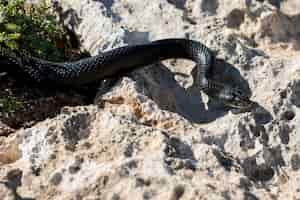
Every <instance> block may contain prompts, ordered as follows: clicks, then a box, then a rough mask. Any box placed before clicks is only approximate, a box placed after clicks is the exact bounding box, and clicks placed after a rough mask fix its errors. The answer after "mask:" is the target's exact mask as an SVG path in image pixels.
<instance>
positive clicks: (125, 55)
mask: <svg viewBox="0 0 300 200" xmlns="http://www.w3.org/2000/svg"><path fill="white" fill-rule="evenodd" d="M170 58H185V59H190V60H193V61H194V62H195V63H196V68H197V76H196V79H197V80H194V81H196V82H197V83H198V85H199V86H200V89H202V90H203V91H204V92H206V93H207V94H208V95H209V96H212V97H213V98H218V99H220V100H222V101H223V102H224V103H225V104H227V105H230V106H232V107H238V108H243V107H249V105H251V101H250V100H249V99H248V97H246V95H244V94H243V91H242V90H239V89H237V88H232V87H229V86H227V85H225V84H218V83H216V82H214V81H211V80H210V79H209V77H208V71H209V70H210V67H211V66H212V65H214V59H215V58H214V54H213V53H212V51H211V50H210V49H209V48H207V47H206V46H205V45H203V44H201V43H200V42H197V41H194V40H188V39H164V40H157V41H153V42H150V43H148V44H142V45H133V46H124V47H120V48H116V49H113V50H110V51H107V52H104V53H102V54H99V55H97V56H93V57H89V58H85V59H81V60H78V61H74V62H61V63H58V62H51V61H46V60H42V59H39V58H36V57H32V56H30V55H27V54H22V53H17V52H15V51H14V52H13V51H11V50H8V48H6V47H3V45H0V64H1V65H2V66H1V68H3V67H4V70H3V69H1V71H7V72H8V73H12V74H15V75H21V76H26V77H28V78H29V79H31V80H33V81H35V82H37V83H39V84H45V85H56V86H57V87H80V86H82V85H85V84H89V83H93V82H95V81H98V80H102V79H106V78H111V77H115V76H117V75H120V74H124V73H126V72H130V71H132V70H134V69H136V68H138V67H142V66H145V65H149V64H153V63H155V62H158V61H161V60H165V59H170ZM5 66H6V67H5ZM194 79H195V77H194Z"/></svg>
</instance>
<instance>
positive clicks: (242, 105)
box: [224, 98, 256, 110]
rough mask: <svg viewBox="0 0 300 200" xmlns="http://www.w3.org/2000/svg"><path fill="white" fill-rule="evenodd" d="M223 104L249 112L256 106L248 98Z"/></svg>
mask: <svg viewBox="0 0 300 200" xmlns="http://www.w3.org/2000/svg"><path fill="white" fill-rule="evenodd" d="M224 104H225V105H227V106H229V107H232V108H235V109H240V110H249V109H251V108H253V107H254V106H255V105H256V102H254V101H251V100H250V99H249V98H244V99H238V100H234V101H225V102H224Z"/></svg>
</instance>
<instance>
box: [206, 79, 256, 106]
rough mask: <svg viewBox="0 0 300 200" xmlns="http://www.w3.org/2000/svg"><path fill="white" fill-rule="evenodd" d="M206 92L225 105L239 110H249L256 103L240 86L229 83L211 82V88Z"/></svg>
mask: <svg viewBox="0 0 300 200" xmlns="http://www.w3.org/2000/svg"><path fill="white" fill-rule="evenodd" d="M206 94H207V95H208V96H210V97H212V98H213V99H216V100H218V101H220V102H222V103H224V104H225V105H227V106H229V107H231V108H234V109H239V110H245V111H246V110H249V109H251V108H253V106H254V105H255V104H256V103H255V102H253V101H251V100H250V98H249V96H248V95H247V94H246V92H244V91H243V90H242V89H241V88H239V87H232V86H229V85H227V84H220V83H215V82H209V89H208V90H207V91H206Z"/></svg>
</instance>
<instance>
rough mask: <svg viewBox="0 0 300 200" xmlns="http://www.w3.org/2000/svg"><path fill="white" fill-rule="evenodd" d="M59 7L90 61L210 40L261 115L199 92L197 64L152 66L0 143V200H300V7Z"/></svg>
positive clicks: (103, 2) (127, 2)
mask: <svg viewBox="0 0 300 200" xmlns="http://www.w3.org/2000/svg"><path fill="white" fill-rule="evenodd" d="M58 3H59V4H60V5H61V6H62V10H61V11H60V14H59V16H60V20H61V21H63V22H64V23H65V26H67V27H68V28H69V29H70V30H73V31H74V32H75V33H76V34H77V35H78V36H79V37H80V40H81V43H82V45H83V47H84V48H85V49H87V50H88V51H90V52H91V53H92V54H93V55H96V54H98V53H101V51H105V50H109V49H112V48H115V47H119V46H122V45H127V44H129V45H131V44H139V43H145V42H148V41H152V40H156V39H162V38H169V37H185V38H190V39H195V40H198V41H201V42H203V43H204V44H206V45H207V46H208V47H210V48H211V49H213V50H214V51H215V52H216V55H217V58H218V59H220V60H222V59H223V62H225V61H226V63H223V64H222V65H220V67H219V68H218V69H216V74H215V76H216V78H223V77H224V76H228V77H229V78H225V81H235V80H236V81H237V82H240V83H241V85H243V84H245V90H246V89H248V90H249V89H251V91H252V99H253V100H255V101H256V102H257V103H258V104H259V106H258V108H257V109H254V110H253V111H251V112H246V113H239V114H233V113H231V112H230V110H229V109H228V108H226V107H225V106H224V105H222V104H220V103H218V102H215V101H211V100H209V99H208V98H207V97H206V96H205V95H203V94H202V95H201V94H200V92H199V90H198V89H197V88H195V87H193V84H192V78H191V76H190V73H191V71H192V68H193V64H192V63H191V62H188V61H182V60H171V61H167V62H163V63H157V64H154V65H152V66H147V67H145V68H143V69H140V70H136V71H135V72H133V73H130V74H128V76H126V77H123V78H121V79H120V80H119V81H118V83H117V84H116V85H115V86H114V87H113V88H111V89H109V90H108V91H107V92H102V91H99V93H98V95H97V97H96V98H95V101H94V103H93V104H91V105H88V106H75V107H74V106H73V107H71V106H70V107H64V108H63V109H62V110H61V112H60V114H58V115H57V116H56V117H54V118H49V119H46V120H45V121H42V122H40V123H38V124H36V125H34V126H33V127H31V128H26V129H21V130H17V131H16V132H15V133H13V134H10V135H9V136H6V137H0V163H1V167H0V181H1V182H0V199H5V200H10V199H26V200H28V199H70V200H71V199H72V200H75V199H76V200H79V199H86V200H92V199H95V200H96V199H110V200H119V199H120V200H121V199H166V200H177V199H245V200H255V199H288V200H289V199H290V200H299V199H300V184H299V183H300V125H299V124H300V56H299V55H300V54H299V51H300V26H299V24H300V9H299V8H300V3H299V1H297V0H285V1H281V0H277V1H276V0H268V1H267V0H265V1H264V0H151V1H141V0H122V1H117V0H64V1H60V2H58ZM220 62H221V61H220ZM175 72H176V73H175ZM174 74H176V75H175V76H174ZM230 76H231V77H230ZM246 83H248V84H246ZM249 93H250V91H249Z"/></svg>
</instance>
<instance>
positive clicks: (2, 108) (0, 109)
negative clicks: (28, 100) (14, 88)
mask: <svg viewBox="0 0 300 200" xmlns="http://www.w3.org/2000/svg"><path fill="white" fill-rule="evenodd" d="M23 107H24V105H23V103H22V102H21V101H19V100H18V99H17V98H15V97H12V96H6V97H2V98H0V114H1V113H6V114H11V113H13V112H15V111H16V110H18V109H21V108H23Z"/></svg>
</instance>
